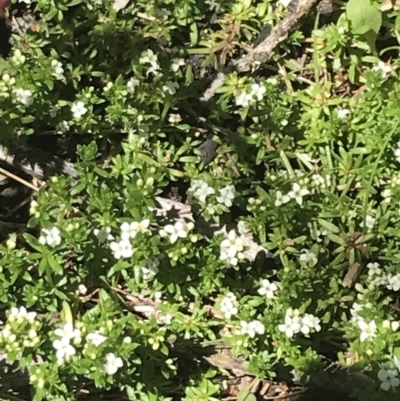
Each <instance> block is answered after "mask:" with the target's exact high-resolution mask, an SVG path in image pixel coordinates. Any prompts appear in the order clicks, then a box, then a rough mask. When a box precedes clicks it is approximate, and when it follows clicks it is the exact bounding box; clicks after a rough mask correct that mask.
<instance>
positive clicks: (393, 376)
mask: <svg viewBox="0 0 400 401" xmlns="http://www.w3.org/2000/svg"><path fill="white" fill-rule="evenodd" d="M378 379H379V380H380V381H381V382H382V383H381V389H382V390H384V391H389V390H390V389H391V388H392V387H398V386H399V384H400V380H399V378H398V377H397V371H396V370H393V369H388V370H386V369H380V370H379V372H378Z"/></svg>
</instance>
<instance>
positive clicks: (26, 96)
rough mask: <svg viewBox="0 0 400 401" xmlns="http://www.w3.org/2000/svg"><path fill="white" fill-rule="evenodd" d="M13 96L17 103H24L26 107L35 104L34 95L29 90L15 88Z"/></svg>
mask: <svg viewBox="0 0 400 401" xmlns="http://www.w3.org/2000/svg"><path fill="white" fill-rule="evenodd" d="M13 94H14V95H15V99H16V100H17V102H18V103H22V104H23V105H24V106H26V107H28V106H30V105H31V104H32V103H33V95H32V92H31V91H30V90H29V89H23V88H15V89H14V90H13Z"/></svg>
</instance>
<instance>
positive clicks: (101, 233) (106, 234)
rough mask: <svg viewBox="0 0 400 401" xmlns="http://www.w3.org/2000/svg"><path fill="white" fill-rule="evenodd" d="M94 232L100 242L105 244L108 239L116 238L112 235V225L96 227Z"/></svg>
mask: <svg viewBox="0 0 400 401" xmlns="http://www.w3.org/2000/svg"><path fill="white" fill-rule="evenodd" d="M93 233H94V235H95V236H96V237H97V239H98V240H99V242H100V244H103V243H104V242H106V241H112V240H113V239H114V237H113V236H112V235H111V227H102V228H101V229H100V230H99V229H97V228H95V229H94V230H93Z"/></svg>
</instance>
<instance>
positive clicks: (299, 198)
mask: <svg viewBox="0 0 400 401" xmlns="http://www.w3.org/2000/svg"><path fill="white" fill-rule="evenodd" d="M309 193H310V191H309V190H308V189H306V188H302V187H301V186H300V185H299V184H298V183H297V182H295V183H294V184H293V187H292V190H291V191H290V192H289V193H288V195H289V196H290V197H291V198H292V199H295V200H296V202H297V203H298V204H299V205H300V206H301V205H302V204H303V196H305V195H308V194H309Z"/></svg>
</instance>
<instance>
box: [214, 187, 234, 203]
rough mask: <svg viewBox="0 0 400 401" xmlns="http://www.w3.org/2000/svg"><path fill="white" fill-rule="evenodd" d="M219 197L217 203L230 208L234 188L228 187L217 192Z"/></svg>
mask: <svg viewBox="0 0 400 401" xmlns="http://www.w3.org/2000/svg"><path fill="white" fill-rule="evenodd" d="M219 193H220V196H217V201H218V202H219V203H222V204H224V205H225V206H226V207H231V206H232V201H233V200H234V199H235V187H234V186H233V185H228V186H226V187H224V188H222V189H220V190H219Z"/></svg>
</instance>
